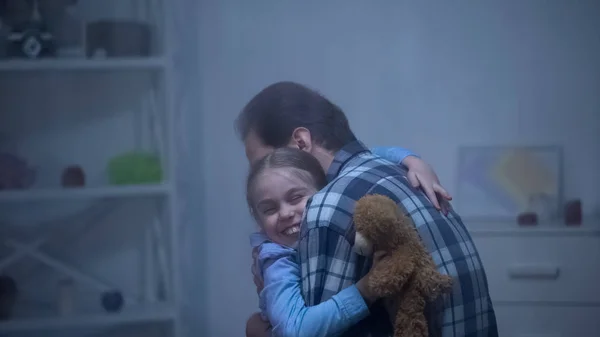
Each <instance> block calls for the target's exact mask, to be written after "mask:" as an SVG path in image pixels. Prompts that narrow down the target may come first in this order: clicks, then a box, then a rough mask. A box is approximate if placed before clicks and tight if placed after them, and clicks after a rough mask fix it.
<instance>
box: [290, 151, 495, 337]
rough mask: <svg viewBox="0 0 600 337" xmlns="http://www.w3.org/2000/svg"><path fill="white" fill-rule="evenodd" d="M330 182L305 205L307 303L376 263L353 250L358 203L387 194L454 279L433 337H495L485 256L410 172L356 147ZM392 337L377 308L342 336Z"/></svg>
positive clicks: (341, 156) (430, 311) (338, 162)
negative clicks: (413, 183) (414, 181)
mask: <svg viewBox="0 0 600 337" xmlns="http://www.w3.org/2000/svg"><path fill="white" fill-rule="evenodd" d="M327 175H328V180H329V184H328V185H327V186H326V187H325V188H323V189H322V190H321V191H319V192H318V193H317V194H315V195H314V196H313V197H312V198H311V199H310V200H309V201H308V203H307V209H306V212H305V215H304V219H303V222H302V227H301V232H300V241H299V245H298V258H299V263H300V265H301V277H302V294H303V296H304V300H305V301H306V304H307V305H309V306H312V305H316V304H319V303H321V302H323V301H325V300H327V299H329V298H331V296H333V295H334V294H336V293H338V292H339V291H341V290H342V289H344V288H346V287H348V286H349V285H351V284H354V283H356V282H357V281H358V280H359V279H360V278H361V277H362V276H364V275H365V274H366V273H367V272H368V270H369V268H370V266H371V263H372V261H371V260H370V259H367V258H364V257H361V256H359V255H357V254H356V253H354V252H353V251H352V246H353V244H354V234H355V232H354V225H353V222H352V214H353V210H354V205H355V203H356V201H357V200H358V199H360V198H361V197H363V196H365V195H367V194H382V195H386V196H388V197H390V198H392V199H393V200H395V201H396V202H397V203H398V204H399V205H400V206H401V207H403V209H404V210H405V212H406V213H407V214H408V215H409V216H410V217H411V218H412V220H413V222H414V224H415V226H416V228H417V230H418V231H419V234H420V236H421V239H422V240H423V242H424V244H425V246H426V247H427V249H428V250H429V252H430V253H431V256H432V257H433V260H434V261H435V263H436V264H437V266H438V269H439V271H440V272H441V273H443V274H447V275H451V276H453V277H454V287H453V292H452V294H449V295H446V296H444V298H443V299H440V300H439V301H437V303H432V304H429V305H428V307H427V308H426V315H427V319H428V325H429V336H430V337H436V336H443V337H497V336H498V330H497V327H496V317H495V313H494V309H493V306H492V302H491V299H490V296H489V293H488V284H487V278H486V275H485V271H484V269H483V266H482V263H481V260H480V258H479V254H478V253H477V249H476V248H475V245H474V243H473V241H472V240H471V237H470V235H469V232H468V231H467V229H466V228H465V226H464V225H463V223H462V221H461V219H460V217H459V216H458V215H457V214H456V213H454V212H453V211H451V212H450V213H449V214H448V216H444V215H442V214H441V213H440V212H439V211H437V210H436V209H435V208H434V207H433V205H432V204H431V203H430V202H429V200H428V199H427V198H426V197H425V196H424V194H423V193H421V192H420V191H417V190H415V189H414V188H412V187H411V186H410V184H409V183H408V181H407V178H406V171H405V170H403V168H402V167H399V166H398V165H394V164H392V163H390V162H388V161H385V160H383V159H381V158H379V157H377V156H374V155H373V154H372V153H371V152H370V151H369V150H368V149H367V148H366V147H365V146H364V145H363V144H362V143H360V142H353V143H352V144H349V145H347V146H345V147H344V148H343V149H341V150H340V151H339V152H338V153H337V154H336V156H335V158H334V161H333V163H332V164H331V167H330V168H329V171H328V173H327ZM369 334H370V336H372V337H380V336H390V335H391V324H390V322H389V319H388V316H387V314H386V312H385V311H384V309H383V306H382V305H381V304H380V303H379V304H376V305H374V306H373V307H371V315H370V316H369V317H368V318H367V319H365V320H363V321H362V322H361V323H359V324H358V325H357V326H355V327H353V328H352V329H350V331H348V332H347V333H346V334H345V335H344V336H368V335H369Z"/></svg>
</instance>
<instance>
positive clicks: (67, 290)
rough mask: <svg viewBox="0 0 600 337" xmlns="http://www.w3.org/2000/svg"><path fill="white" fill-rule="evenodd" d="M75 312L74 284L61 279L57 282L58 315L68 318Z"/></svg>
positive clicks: (69, 280) (68, 280) (71, 281)
mask: <svg viewBox="0 0 600 337" xmlns="http://www.w3.org/2000/svg"><path fill="white" fill-rule="evenodd" d="M74 311H75V282H74V281H73V280H72V279H70V278H67V279H63V280H60V281H59V282H58V313H59V314H60V315H61V316H68V315H71V314H73V312H74Z"/></svg>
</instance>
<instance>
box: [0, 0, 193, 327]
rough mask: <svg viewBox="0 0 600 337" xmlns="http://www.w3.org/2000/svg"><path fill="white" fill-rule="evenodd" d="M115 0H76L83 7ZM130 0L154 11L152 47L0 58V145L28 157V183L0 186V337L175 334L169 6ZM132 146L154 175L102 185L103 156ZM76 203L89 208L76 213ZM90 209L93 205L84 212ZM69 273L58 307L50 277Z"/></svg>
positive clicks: (175, 234) (104, 175)
mask: <svg viewBox="0 0 600 337" xmlns="http://www.w3.org/2000/svg"><path fill="white" fill-rule="evenodd" d="M119 1H120V2H115V1H106V2H105V1H102V2H98V1H95V0H80V1H79V4H80V5H81V4H82V5H83V7H84V10H85V9H86V8H87V9H88V10H90V11H91V9H90V8H92V9H93V8H95V7H94V6H99V5H98V4H99V3H102V4H104V3H106V4H107V6H110V5H115V4H117V3H118V4H119V5H120V4H121V3H122V2H123V1H121V0H119ZM129 2H132V3H133V2H137V3H138V6H139V4H142V6H145V8H144V11H143V12H144V13H145V14H144V15H148V14H149V13H150V15H149V17H147V18H146V19H148V22H150V23H151V24H152V26H153V28H155V29H153V32H154V35H155V36H154V37H155V38H156V41H155V42H156V43H155V44H156V46H157V47H156V48H154V49H155V52H153V54H152V55H151V56H148V57H126V58H104V59H96V58H92V59H88V58H84V57H81V58H46V59H34V60H28V59H0V92H2V95H0V109H1V111H2V114H0V136H2V137H3V138H2V139H0V152H1V153H7V152H10V153H11V154H12V153H13V152H15V153H16V154H18V155H19V156H20V157H23V158H24V159H26V160H27V161H28V162H30V163H32V165H33V166H35V168H36V182H35V183H34V185H33V186H31V187H30V188H27V189H22V190H13V189H11V190H0V233H1V234H0V246H2V247H1V248H2V249H0V275H3V274H6V275H11V277H12V276H13V274H12V273H14V274H15V275H17V276H15V277H14V279H15V280H16V281H17V284H18V287H19V295H18V298H17V301H16V303H17V304H16V305H15V308H16V309H15V310H14V312H13V315H12V317H11V318H9V319H5V320H2V319H0V336H3V337H4V336H7V337H8V336H38V337H44V336H71V335H72V336H88V335H89V336H92V335H93V336H137V335H139V336H156V337H163V336H164V337H179V336H182V326H181V324H182V323H181V319H180V314H179V309H180V297H181V295H180V284H181V282H180V276H179V275H180V272H179V262H178V261H179V256H178V255H179V252H178V247H179V241H178V240H179V233H178V222H179V218H178V214H177V200H176V189H175V185H176V184H175V181H176V176H175V172H176V170H175V163H176V160H177V159H176V157H175V140H174V137H175V135H176V132H175V131H174V125H175V121H174V115H175V111H174V110H175V106H174V100H173V83H174V82H173V76H174V75H173V64H172V62H173V54H172V53H173V50H172V48H173V46H172V45H171V41H170V40H169V39H168V38H166V37H168V36H170V35H171V33H170V32H169V30H171V29H173V28H172V26H173V25H172V22H171V21H170V20H171V15H170V11H169V7H170V6H169V4H165V1H160V2H159V1H151V0H143V1H137V0H131V1H129ZM92 3H94V4H92ZM134 7H135V6H134ZM131 8H133V7H131ZM136 8H138V7H136ZM105 12H109V13H110V12H111V11H110V10H108V9H107V10H105ZM96 14H97V13H96ZM138 16H139V13H138ZM122 18H123V15H121V16H120V17H119V19H122ZM104 19H110V17H106V18H104ZM137 19H139V17H137ZM86 88H89V90H87V89H86ZM74 92H76V93H74ZM81 93H83V94H81ZM3 126H4V127H3ZM130 151H143V152H152V153H154V154H156V155H158V156H159V158H160V162H161V165H162V170H163V178H162V181H161V182H159V183H151V184H131V185H111V184H109V183H108V181H109V180H108V178H107V172H106V164H107V162H108V160H110V158H112V157H114V156H115V155H119V154H123V153H127V152H130ZM0 165H1V163H0ZM69 165H79V166H81V167H82V168H83V169H84V171H85V174H86V185H85V186H84V187H71V188H65V187H62V186H60V174H61V172H62V169H64V168H65V167H67V166H69ZM1 175H2V169H1V167H0V179H2V177H1ZM74 204H84V205H85V207H83V208H81V209H83V211H77V212H73V211H72V210H70V207H71V208H72V205H74ZM96 206H97V207H96ZM63 207H64V212H63V211H62V209H63ZM49 208H52V209H53V212H49V213H48V214H52V218H48V219H44V214H45V213H44V212H46V211H47V210H48V209H49ZM92 208H98V209H100V211H99V212H96V213H100V215H97V214H96V215H94V216H90V215H86V214H87V213H89V212H88V211H87V210H88V209H92ZM19 212H21V213H19ZM61 212H63V213H64V216H60V214H62V213H61ZM13 213H15V214H13ZM17 213H19V214H18V216H17ZM28 213H31V214H36V215H37V216H34V217H28V216H27V214H28ZM57 214H59V215H58V216H57ZM90 217H92V218H93V219H92V220H90V219H89V218H90ZM40 218H41V219H43V221H40ZM15 219H20V220H19V221H18V222H16V221H15ZM23 219H24V220H23ZM50 224H52V226H56V229H55V228H54V227H50V226H51V225H50ZM57 224H58V225H57ZM84 229H85V230H84ZM75 232H77V235H79V238H75V239H70V238H71V237H73V236H74V235H75V234H73V233H75ZM32 233H33V234H32ZM49 233H50V234H49ZM82 233H83V234H82ZM90 233H91V234H90ZM111 237H112V239H111ZM61 240H62V241H61ZM113 241H114V242H113ZM115 242H118V243H115ZM45 244H47V246H45ZM121 251H122V252H123V253H121ZM88 255H89V256H88ZM26 257H28V258H29V259H30V260H29V262H27V263H25V262H26V261H25V259H24V258H26ZM30 261H34V262H30ZM21 262H23V263H22V264H21ZM42 265H43V266H45V269H43V268H41V267H40V266H42ZM84 267H85V268H84ZM87 267H89V268H87ZM88 269H89V270H88ZM50 275H52V276H50ZM65 277H67V278H69V279H71V280H73V281H75V283H76V284H77V285H78V286H79V285H80V284H81V287H77V289H75V290H74V291H75V295H74V294H70V296H74V298H75V299H74V300H73V303H71V305H72V306H73V308H72V309H71V310H69V311H68V312H66V313H65V312H63V313H59V312H58V311H57V307H59V306H60V303H59V302H61V301H64V300H65V299H64V298H59V299H58V300H57V299H56V287H55V284H54V282H55V281H56V280H60V279H63V278H65ZM80 288H81V289H80ZM84 288H85V289H84ZM103 290H104V291H106V290H118V291H120V292H121V293H122V295H123V298H124V299H125V302H124V305H123V308H122V309H121V310H119V311H118V312H113V313H109V312H106V311H105V310H104V309H103V308H102V305H101V293H102V291H103ZM38 299H39V300H38ZM25 302H28V303H29V304H23V303H25ZM37 302H40V303H41V304H35V303H37ZM31 303H34V304H31ZM63 304H64V303H63ZM17 309H18V310H17Z"/></svg>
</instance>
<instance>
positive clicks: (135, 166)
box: [108, 152, 163, 185]
mask: <svg viewBox="0 0 600 337" xmlns="http://www.w3.org/2000/svg"><path fill="white" fill-rule="evenodd" d="M108 178H109V181H110V183H111V184H113V185H134V184H152V183H160V182H161V181H162V178H163V172H162V167H161V163H160V159H159V158H158V156H156V155H154V154H151V153H144V152H130V153H125V154H122V155H118V156H116V157H114V158H112V159H111V160H110V161H109V163H108Z"/></svg>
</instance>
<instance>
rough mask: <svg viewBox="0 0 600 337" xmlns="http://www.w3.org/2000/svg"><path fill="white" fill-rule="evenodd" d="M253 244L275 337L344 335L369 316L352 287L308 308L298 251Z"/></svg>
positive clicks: (397, 157) (254, 240) (402, 153)
mask: <svg viewBox="0 0 600 337" xmlns="http://www.w3.org/2000/svg"><path fill="white" fill-rule="evenodd" d="M373 151H374V153H377V154H379V155H381V156H382V157H384V158H385V159H387V160H390V161H392V162H394V163H396V164H399V163H401V162H402V160H403V159H404V158H405V157H406V156H409V155H413V156H414V154H413V153H411V152H410V151H408V150H406V149H402V148H394V147H376V148H374V149H373ZM250 243H251V245H252V247H253V248H257V249H258V258H257V260H256V263H257V265H256V266H255V267H256V269H257V270H258V271H259V273H260V275H258V276H259V277H262V279H263V282H264V288H263V290H262V291H261V293H260V295H259V307H260V309H261V313H262V315H263V318H264V319H268V321H269V322H270V323H271V325H272V327H273V328H272V331H271V333H272V335H273V336H281V337H291V336H310V337H319V336H323V337H326V336H336V335H341V334H342V333H343V332H345V331H346V330H347V329H348V328H350V327H351V326H353V325H355V324H357V323H358V322H360V321H361V320H362V319H364V318H365V317H367V316H368V315H369V309H368V307H367V305H366V303H365V302H364V300H363V298H362V296H361V295H360V292H359V291H358V289H357V288H356V286H354V285H353V284H349V285H348V286H347V287H345V288H344V289H340V291H339V292H337V293H336V294H335V295H333V296H332V297H331V298H330V299H329V300H327V301H324V302H322V303H320V304H319V305H314V306H312V307H308V306H306V304H305V301H304V298H303V297H302V289H301V278H300V277H301V271H300V265H299V264H298V261H297V256H296V250H295V249H293V248H290V247H285V246H282V245H279V244H276V243H273V242H271V241H269V239H268V238H267V237H266V236H265V235H264V234H262V233H253V234H252V235H251V236H250Z"/></svg>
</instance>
